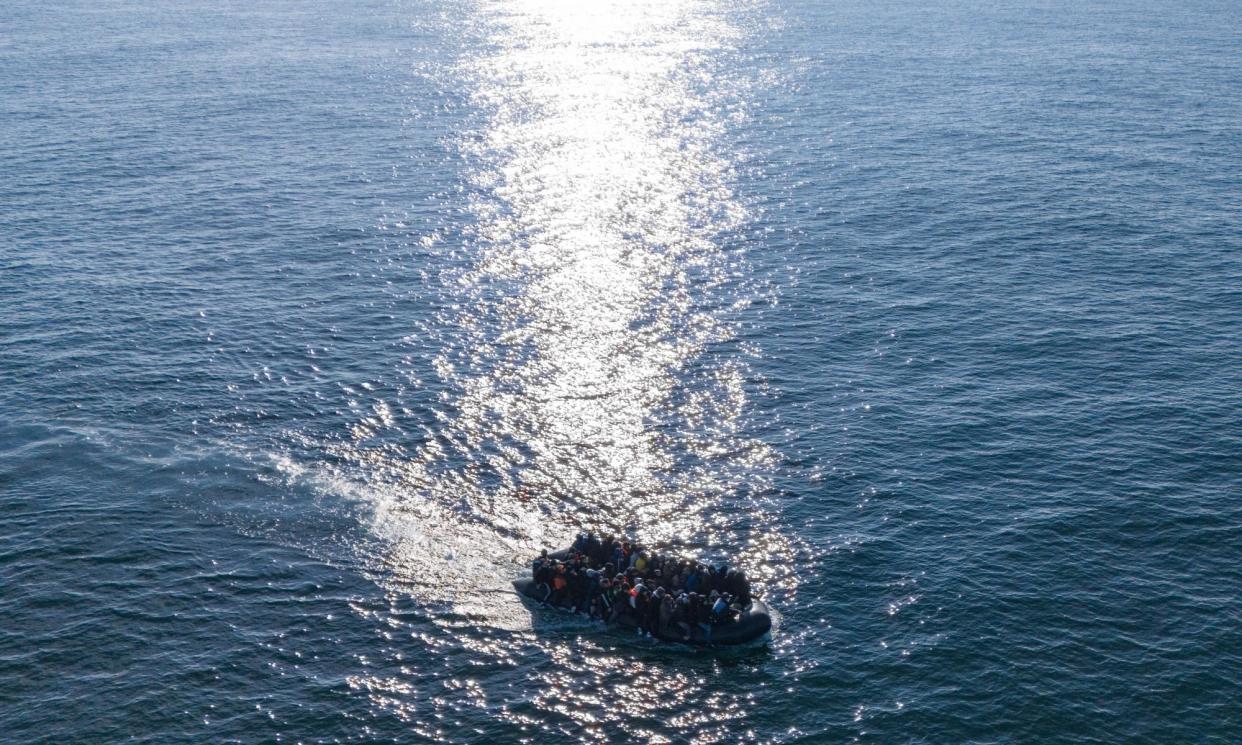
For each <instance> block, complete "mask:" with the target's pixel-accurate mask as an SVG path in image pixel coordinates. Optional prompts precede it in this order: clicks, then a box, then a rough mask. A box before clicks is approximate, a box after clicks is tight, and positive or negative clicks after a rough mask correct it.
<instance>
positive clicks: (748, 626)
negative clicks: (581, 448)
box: [513, 578, 772, 646]
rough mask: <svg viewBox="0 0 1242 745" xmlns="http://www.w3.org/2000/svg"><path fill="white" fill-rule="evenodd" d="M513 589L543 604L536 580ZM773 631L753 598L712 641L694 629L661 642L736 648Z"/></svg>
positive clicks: (626, 623)
mask: <svg viewBox="0 0 1242 745" xmlns="http://www.w3.org/2000/svg"><path fill="white" fill-rule="evenodd" d="M513 587H514V588H515V589H516V590H517V591H518V593H519V594H521V595H524V596H526V597H528V598H532V599H534V600H539V601H542V600H543V594H542V593H540V592H539V589H538V588H537V587H536V586H535V581H534V580H533V579H529V578H525V579H519V580H515V581H514V583H513ZM617 625H619V626H621V627H623V628H629V629H633V628H636V624H635V623H634V620H633V619H632V618H630V617H628V616H621V617H620V618H618V619H617ZM771 630H772V616H771V614H770V613H769V612H768V606H767V605H765V604H764V602H763V601H762V600H759V599H758V598H752V599H751V601H750V605H747V606H746V608H745V610H743V611H742V613H741V615H740V616H739V617H738V618H737V620H735V621H731V622H729V623H725V624H721V625H719V626H713V627H712V636H711V639H710V640H708V639H707V637H706V636H705V635H704V634H703V630H702V629H700V628H698V627H697V626H694V627H692V628H691V635H690V638H689V639H685V638H683V637H682V635H681V634H680V633H678V632H677V631H675V632H673V633H671V634H666V635H664V636H662V637H660V638H662V639H664V640H665V641H670V642H680V643H682V644H694V645H697V646H722V645H734V644H749V643H751V642H754V641H755V640H757V639H762V638H763V637H764V636H766V635H767V634H768V632H770V631H771Z"/></svg>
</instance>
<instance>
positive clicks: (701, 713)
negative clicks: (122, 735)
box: [342, 0, 792, 741]
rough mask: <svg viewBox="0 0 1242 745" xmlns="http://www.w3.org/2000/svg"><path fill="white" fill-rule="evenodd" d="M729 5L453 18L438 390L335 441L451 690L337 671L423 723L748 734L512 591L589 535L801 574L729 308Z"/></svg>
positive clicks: (688, 682) (737, 701) (690, 676)
mask: <svg viewBox="0 0 1242 745" xmlns="http://www.w3.org/2000/svg"><path fill="white" fill-rule="evenodd" d="M743 15H744V12H743V11H742V10H739V9H737V8H731V7H727V6H722V5H719V4H715V3H707V2H688V1H687V2H677V1H673V2H669V1H667V0H660V1H659V2H631V1H629V0H626V1H625V2H599V3H578V2H567V1H558V0H543V1H533V2H532V1H527V0H521V1H517V0H515V1H511V2H490V3H480V4H478V5H477V6H475V7H474V8H473V9H472V12H471V13H470V14H469V17H468V18H465V19H454V22H456V23H462V24H463V25H462V28H463V29H464V30H465V31H466V37H467V39H469V42H468V43H467V44H466V45H465V50H466V51H464V52H463V53H462V55H461V56H460V58H459V60H458V63H457V65H458V66H457V67H456V68H454V69H452V70H442V71H439V74H441V75H444V76H445V77H447V78H452V79H453V80H454V81H456V82H457V83H459V84H461V85H463V86H464V87H465V88H466V91H467V92H468V95H469V98H470V100H471V102H472V104H473V106H474V108H475V110H476V111H478V112H479V115H478V119H477V123H478V128H477V129H476V130H474V131H468V132H464V133H460V135H459V139H458V140H457V142H456V143H455V146H456V147H457V148H459V150H460V151H461V152H462V153H463V155H464V156H465V160H466V162H468V163H469V164H470V169H471V171H470V174H469V179H470V183H471V185H472V187H473V197H472V198H471V200H470V204H471V212H472V215H471V219H472V221H473V223H472V224H473V228H472V229H471V231H470V235H471V238H470V242H469V245H468V247H467V248H468V249H469V251H468V254H469V256H470V257H471V261H470V264H469V267H468V268H467V269H464V270H462V271H461V272H460V273H459V274H457V275H456V276H454V277H452V282H451V283H449V286H450V288H451V289H450V290H449V291H448V292H449V294H450V296H451V298H450V300H449V301H448V302H446V305H447V306H448V307H450V308H453V309H454V310H452V312H449V313H447V314H445V316H444V317H443V318H442V325H443V327H444V328H442V329H441V331H442V332H444V336H443V337H442V340H443V349H441V350H440V351H439V352H438V356H437V357H436V370H437V372H438V374H439V375H440V377H441V378H442V380H443V383H444V384H445V385H444V388H445V389H446V390H449V391H452V393H451V394H448V395H446V396H445V397H444V398H443V399H442V402H441V403H442V406H441V408H440V411H439V412H438V419H437V421H436V423H435V424H434V426H431V427H428V428H427V429H426V431H425V432H424V433H423V435H424V436H423V438H422V441H421V442H420V443H418V445H417V447H414V448H410V449H406V448H404V447H390V446H384V447H380V446H376V445H375V444H374V443H373V442H371V440H370V438H371V436H372V435H373V434H374V429H375V428H374V426H373V425H375V424H376V423H377V422H376V417H369V418H368V426H363V427H359V428H358V430H357V433H356V434H357V436H356V437H355V439H354V442H353V443H352V444H351V445H349V446H347V447H345V448H343V449H342V450H343V453H342V454H343V455H344V456H345V457H347V458H349V459H352V460H353V461H355V462H357V463H359V464H361V465H362V467H363V469H364V470H365V471H366V472H367V474H368V475H367V477H366V482H367V486H366V489H365V491H366V492H367V495H368V498H369V499H370V500H371V501H372V502H373V504H374V532H375V534H376V535H377V536H379V537H380V539H381V543H382V546H383V548H382V550H381V551H379V552H378V553H379V555H378V556H377V557H373V558H374V560H375V562H376V563H378V564H380V565H381V566H382V568H383V573H384V574H385V576H386V577H387V578H388V579H387V580H386V581H387V582H390V583H391V584H392V586H393V587H392V589H393V591H394V593H397V594H402V593H404V594H407V596H408V595H412V596H413V597H415V598H417V599H418V600H419V601H420V602H422V603H424V604H425V605H426V606H429V607H432V608H437V609H439V610H437V611H435V612H434V613H433V614H432V615H433V619H432V620H433V625H434V626H435V627H436V629H437V630H436V631H435V632H434V633H427V632H419V638H418V639H416V642H417V644H419V645H422V647H423V648H424V649H425V650H427V651H428V652H438V653H442V654H444V655H445V656H446V658H447V659H451V660H453V662H452V663H451V664H448V663H446V664H447V665H448V667H449V668H450V670H451V672H450V673H448V679H447V680H446V681H445V680H444V679H443V677H442V676H443V674H442V673H441V672H439V671H437V672H435V673H432V678H433V679H438V680H441V682H443V683H444V684H445V685H446V686H447V692H444V691H439V692H437V695H435V696H432V697H431V698H430V702H428V700H427V697H428V695H429V694H428V693H427V690H426V686H428V685H432V684H431V683H430V682H429V681H428V679H427V674H428V673H429V672H431V671H430V670H429V669H427V668H429V667H431V665H430V664H428V665H427V666H425V667H423V666H419V665H415V664H413V663H406V664H404V665H403V666H402V667H401V668H400V670H401V672H400V673H399V674H397V675H395V676H394V675H384V676H376V675H360V676H357V677H355V678H354V679H352V681H351V685H353V686H354V687H355V688H358V689H360V690H365V691H367V692H369V693H370V695H372V696H373V697H374V699H375V701H376V702H377V703H379V704H381V705H382V706H384V707H387V708H390V709H392V710H394V711H396V712H397V713H398V714H400V715H402V716H405V717H408V718H409V720H410V721H411V723H414V724H417V725H418V726H419V728H420V730H421V732H422V734H424V735H427V736H432V737H437V738H441V737H444V738H447V739H450V740H452V739H455V738H454V737H453V736H452V732H451V728H447V729H446V728H443V727H440V726H438V725H434V724H433V722H434V720H433V719H428V717H427V716H426V715H427V713H428V712H427V710H426V707H427V706H428V705H430V706H431V707H433V708H434V709H435V710H436V712H437V714H436V716H437V717H442V716H452V715H454V713H456V714H460V712H461V711H462V710H463V709H469V710H471V711H482V712H485V718H487V719H490V720H491V721H492V724H493V725H495V726H500V727H502V728H504V729H501V730H497V731H503V732H508V733H509V734H510V736H512V735H513V734H514V729H515V728H516V729H517V730H520V731H522V732H525V733H527V735H529V736H531V737H534V736H536V735H537V733H539V732H547V731H560V732H561V733H563V734H565V735H570V736H573V737H580V738H582V739H584V740H590V739H594V738H598V737H599V736H600V735H609V734H625V735H626V736H630V737H635V738H640V739H649V740H653V741H660V740H662V739H670V738H671V739H686V738H692V739H695V740H699V741H715V740H724V739H728V740H735V739H737V738H738V737H739V736H740V735H741V733H743V732H744V730H745V728H744V727H742V726H739V725H738V724H737V722H736V721H735V720H738V719H742V718H744V717H745V716H746V710H747V700H748V697H749V695H750V694H748V693H745V692H744V691H736V690H735V691H733V692H728V691H727V690H726V689H724V688H722V687H721V686H719V685H717V683H718V680H717V679H718V678H719V677H720V676H721V675H723V674H724V673H723V672H722V668H721V663H720V662H718V661H715V660H712V659H697V660H695V659H691V660H687V659H686V658H685V655H684V654H679V655H674V656H673V657H672V658H668V657H663V658H659V659H653V655H667V654H668V652H667V651H663V650H652V649H650V648H647V647H644V646H641V645H639V646H637V647H633V646H627V645H624V644H623V645H620V646H618V644H617V640H616V639H615V638H613V639H609V638H607V637H604V638H597V639H592V636H593V635H592V634H590V633H588V634H586V635H585V636H583V637H578V638H574V637H575V636H576V631H575V629H576V627H575V626H574V625H573V623H572V622H571V623H570V624H569V628H568V629H566V628H559V630H558V628H557V627H558V625H559V626H561V627H563V626H564V625H565V623H566V622H565V621H564V620H563V619H556V618H553V619H548V618H544V617H541V616H539V615H538V614H537V615H536V616H535V617H533V618H532V614H531V612H530V611H529V610H528V609H527V608H526V607H525V606H524V605H523V604H522V603H521V602H519V601H518V600H517V598H516V597H514V596H513V594H512V593H511V592H510V591H509V581H510V580H511V579H512V578H513V577H514V576H515V575H516V574H517V573H518V572H520V571H522V568H523V567H524V565H525V560H526V559H527V558H528V557H529V555H530V554H531V552H533V551H535V550H536V549H537V548H538V547H541V546H557V545H561V544H563V543H565V542H566V541H567V540H568V538H569V537H570V536H571V535H572V533H573V532H574V531H575V530H578V529H581V528H584V527H589V528H593V529H597V530H604V531H615V532H625V533H627V534H629V535H631V536H634V537H637V538H640V539H642V540H644V541H646V542H649V543H653V544H659V545H666V546H670V547H673V548H675V549H676V550H678V551H681V552H685V553H690V554H694V553H700V554H704V555H708V556H711V557H713V558H721V557H728V558H731V559H735V558H739V557H740V559H739V560H741V561H744V562H745V563H746V564H747V565H748V566H749V568H750V569H751V570H752V572H753V573H754V574H755V575H756V576H757V577H760V578H766V580H767V582H768V584H769V587H770V589H773V590H775V589H785V590H789V589H792V585H791V583H790V580H789V579H788V578H785V577H780V576H777V575H776V574H775V573H774V571H773V570H772V569H771V567H772V566H779V565H781V564H782V563H783V562H779V561H777V562H771V561H770V560H771V559H772V558H773V557H774V556H778V555H781V554H784V553H786V552H787V549H786V547H785V546H784V545H783V544H782V542H781V541H780V540H779V539H778V538H777V536H776V534H775V532H774V531H771V530H770V528H769V526H770V524H771V521H772V515H771V514H770V513H771V510H770V509H767V508H765V506H764V504H763V502H762V501H761V500H762V498H763V493H764V488H765V476H764V474H765V473H766V472H767V471H768V470H769V469H770V468H771V465H772V462H773V460H774V459H773V455H772V453H771V452H770V450H769V449H768V448H767V447H766V446H764V445H763V443H761V442H759V441H758V440H757V439H755V438H754V437H753V436H751V435H748V434H747V428H746V427H747V420H746V418H745V417H746V411H747V401H746V399H747V394H746V390H747V384H746V377H747V374H748V373H747V369H746V365H745V356H744V354H743V353H741V352H738V351H736V350H737V349H738V348H739V347H740V345H737V344H736V343H735V342H736V339H735V338H734V331H733V329H732V328H731V327H730V323H729V320H728V317H729V310H730V304H731V303H734V302H740V301H741V300H743V299H744V296H745V292H744V291H742V290H739V288H740V287H742V286H744V284H745V281H744V273H743V270H744V265H743V264H742V257H741V256H740V254H739V253H738V252H737V251H729V250H725V249H723V248H722V243H723V237H725V236H728V235H729V234H730V233H732V232H733V231H735V230H737V229H738V228H739V227H741V226H742V225H744V224H745V221H746V220H747V215H746V210H745V206H744V205H743V204H742V203H741V201H740V200H739V199H738V198H737V197H736V196H735V195H734V193H733V191H732V188H731V185H732V184H733V183H734V180H735V178H736V174H735V169H736V168H737V167H738V163H737V162H736V158H735V157H733V158H731V157H730V156H729V148H728V143H727V136H726V135H727V132H728V125H729V122H730V120H731V118H732V117H737V116H741V115H742V111H743V107H742V103H743V101H744V99H743V96H742V94H743V92H744V91H743V87H744V82H743V81H742V80H740V79H739V78H738V74H737V73H736V72H735V73H732V75H731V76H729V75H724V74H722V73H721V72H720V70H721V69H722V68H721V67H720V63H721V61H722V59H723V58H725V57H727V56H728V55H729V54H731V53H733V52H734V49H735V45H736V44H737V43H738V42H739V40H741V39H743V38H744V29H745V23H744V22H743V21H742V16H743ZM436 239H437V237H436V236H427V237H426V242H427V243H429V244H430V243H434V241H435V240H436ZM409 343H410V345H411V347H412V348H417V347H418V346H419V345H425V344H426V338H425V337H424V336H422V335H412V336H411V338H410V340H409ZM730 344H732V346H728V345H730ZM726 346H728V348H729V349H731V350H733V351H732V353H727V354H721V353H716V354H709V352H711V351H712V350H713V349H715V350H719V349H721V348H725V347H726ZM417 382H418V381H417V380H413V379H411V380H410V383H411V384H417ZM377 411H378V410H377ZM378 425H379V426H380V427H382V426H383V417H382V416H380V417H378ZM398 625H399V624H398ZM549 625H550V626H549ZM399 646H400V645H398V646H395V647H394V649H397V648H399ZM760 654H763V653H760ZM724 664H726V666H728V665H738V664H749V663H747V662H746V661H745V658H743V659H742V660H738V659H734V660H733V661H732V662H726V663H724ZM502 681H503V682H502ZM433 687H434V686H433ZM486 729H487V728H484V730H480V731H486Z"/></svg>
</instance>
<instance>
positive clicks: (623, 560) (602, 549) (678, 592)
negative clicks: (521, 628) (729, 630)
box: [531, 533, 750, 641]
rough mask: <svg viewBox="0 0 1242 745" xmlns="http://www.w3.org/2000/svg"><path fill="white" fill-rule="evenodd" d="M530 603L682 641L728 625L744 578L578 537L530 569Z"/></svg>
mask: <svg viewBox="0 0 1242 745" xmlns="http://www.w3.org/2000/svg"><path fill="white" fill-rule="evenodd" d="M531 574H532V576H533V577H534V580H535V587H536V597H537V598H538V599H539V600H541V601H542V602H543V603H544V604H547V605H559V606H565V607H568V608H571V609H572V610H573V611H574V612H575V613H582V614H586V615H587V616H588V617H589V618H591V619H592V620H598V621H602V622H606V623H616V622H618V621H626V622H627V623H628V625H631V626H634V627H636V628H637V629H638V633H639V634H641V635H646V636H652V637H662V638H668V639H681V640H685V641H689V640H690V639H691V638H692V635H693V634H694V632H695V631H696V630H697V631H698V632H699V633H700V634H701V635H702V637H703V639H705V640H707V641H711V638H712V630H713V628H714V627H716V626H719V625H721V624H727V623H730V622H731V621H733V620H735V619H736V618H737V617H738V616H739V614H740V613H741V612H742V611H743V610H744V609H745V608H746V606H747V605H748V604H749V603H750V582H749V581H748V580H747V578H746V574H745V573H744V572H743V571H742V570H740V569H735V568H732V567H729V566H727V565H723V564H722V565H720V566H709V565H704V564H702V563H700V562H697V561H693V560H687V559H679V558H676V557H672V556H666V555H663V554H660V553H659V552H657V551H652V550H649V549H647V548H646V547H644V546H642V545H639V544H636V543H631V542H630V541H627V540H618V539H616V538H614V537H613V536H611V535H605V536H603V537H599V536H596V535H595V534H593V533H580V534H579V535H578V538H577V540H575V541H574V544H573V547H572V548H571V549H570V551H569V552H568V556H565V557H564V558H561V559H558V558H553V557H551V556H549V555H548V552H547V551H546V550H544V551H543V552H541V553H540V555H539V558H537V559H535V560H534V562H532V564H531Z"/></svg>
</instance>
